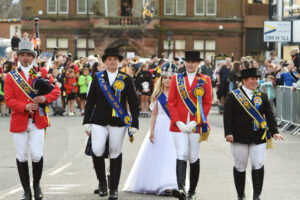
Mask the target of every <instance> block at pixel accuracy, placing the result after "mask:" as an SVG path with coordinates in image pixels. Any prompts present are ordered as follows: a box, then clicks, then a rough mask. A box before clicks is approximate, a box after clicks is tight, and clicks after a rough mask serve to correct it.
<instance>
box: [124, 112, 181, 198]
mask: <svg viewBox="0 0 300 200" xmlns="http://www.w3.org/2000/svg"><path fill="white" fill-rule="evenodd" d="M163 118H164V119H163ZM169 127H170V120H169V118H165V117H162V118H160V117H158V118H157V119H156V125H155V129H154V144H152V143H151V142H150V139H149V136H150V131H148V133H147V135H146V137H145V139H144V142H143V144H142V146H141V149H140V151H139V153H138V156H137V158H136V160H135V162H134V165H133V167H132V169H131V172H130V174H129V176H128V178H127V180H126V183H125V186H124V188H123V191H128V192H133V193H149V194H157V195H160V194H162V193H164V191H165V190H172V189H176V188H177V181H176V150H175V145H174V141H173V137H172V133H171V132H170V131H169Z"/></svg>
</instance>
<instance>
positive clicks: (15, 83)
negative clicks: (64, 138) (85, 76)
mask: <svg viewBox="0 0 300 200" xmlns="http://www.w3.org/2000/svg"><path fill="white" fill-rule="evenodd" d="M19 49H20V50H19V51H17V55H18V60H19V61H20V66H19V67H18V68H17V69H16V70H14V71H12V72H10V73H9V74H8V75H7V77H6V80H5V88H4V92H5V95H4V97H5V102H6V104H7V106H8V107H10V108H11V109H12V115H11V124H10V131H11V132H12V133H13V138H14V142H15V147H16V152H17V166H18V172H19V177H20V181H21V183H22V186H23V189H24V195H23V197H22V198H21V200H31V199H32V195H31V189H30V177H29V169H28V150H29V151H30V155H31V160H32V168H33V169H32V171H33V189H34V197H35V199H36V200H41V199H43V193H42V191H41V188H40V179H41V176H42V171H43V144H44V132H45V131H44V130H45V129H46V128H47V127H48V126H49V119H48V116H47V109H42V108H41V106H39V104H48V103H51V102H52V101H54V100H55V99H57V98H58V97H59V95H60V89H59V88H58V86H57V85H55V86H54V88H53V89H52V90H51V92H50V93H48V94H46V95H42V96H36V91H34V90H33V89H32V87H31V86H32V83H33V82H34V77H33V76H32V74H31V72H32V70H31V69H32V68H35V69H36V70H37V67H34V66H33V65H32V62H33V60H34V58H35V57H36V52H35V51H34V50H33V44H32V43H31V42H30V41H27V40H24V41H21V42H20V43H19ZM44 78H46V77H44ZM49 84H51V83H49ZM33 122H34V123H33ZM28 144H29V145H28Z"/></svg>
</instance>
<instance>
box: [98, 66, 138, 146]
mask: <svg viewBox="0 0 300 200" xmlns="http://www.w3.org/2000/svg"><path fill="white" fill-rule="evenodd" d="M103 72H104V71H101V72H97V73H96V76H97V79H98V82H99V85H100V88H101V90H102V92H103V94H104V96H105V98H106V99H107V101H108V103H109V104H110V105H111V106H112V107H113V109H114V110H115V111H116V113H117V114H118V117H120V118H121V120H122V121H123V123H124V125H125V126H126V128H128V127H130V126H131V123H132V119H131V117H130V116H129V115H128V114H127V113H126V111H125V110H124V108H123V107H122V105H121V103H120V102H119V99H118V98H117V97H116V96H115V95H114V93H113V91H112V90H111V88H110V86H109V84H108V83H107V82H106V81H105V80H104V79H103ZM128 135H129V137H130V138H131V139H132V141H133V135H132V134H131V133H130V132H129V129H128Z"/></svg>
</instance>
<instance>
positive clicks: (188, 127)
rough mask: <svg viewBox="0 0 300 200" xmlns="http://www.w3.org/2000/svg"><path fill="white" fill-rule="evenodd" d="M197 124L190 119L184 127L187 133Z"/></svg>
mask: <svg viewBox="0 0 300 200" xmlns="http://www.w3.org/2000/svg"><path fill="white" fill-rule="evenodd" d="M196 126H197V122H195V121H191V122H189V123H188V124H187V125H186V129H187V131H188V132H189V133H191V132H193V130H194V128H195V127H196Z"/></svg>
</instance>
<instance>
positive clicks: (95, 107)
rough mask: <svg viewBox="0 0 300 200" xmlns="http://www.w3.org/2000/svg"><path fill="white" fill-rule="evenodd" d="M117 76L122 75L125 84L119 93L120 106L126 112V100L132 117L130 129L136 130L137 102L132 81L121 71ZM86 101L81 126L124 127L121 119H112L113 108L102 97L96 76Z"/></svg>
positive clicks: (137, 126)
mask: <svg viewBox="0 0 300 200" xmlns="http://www.w3.org/2000/svg"><path fill="white" fill-rule="evenodd" d="M118 74H122V75H123V76H125V79H123V81H124V83H125V88H124V90H123V91H122V92H121V105H122V107H123V108H124V109H125V110H126V111H127V100H128V104H129V108H130V113H131V116H132V124H131V127H135V128H137V129H138V128H139V122H138V117H139V102H138V98H137V95H136V90H135V87H134V84H133V80H132V78H131V77H130V76H129V75H128V74H125V73H123V72H121V71H119V72H118ZM103 75H104V77H103V79H104V80H105V81H106V82H107V83H108V84H109V80H108V74H107V71H106V70H105V71H104V72H103ZM110 88H111V90H112V91H113V93H114V94H115V90H114V88H113V86H111V87H110ZM86 101H87V103H86V107H85V113H84V119H83V124H97V125H101V126H106V125H111V126H118V127H122V126H125V125H124V123H123V122H122V120H121V118H119V117H112V110H113V108H112V106H111V105H110V104H109V102H108V101H107V99H106V97H105V96H104V94H103V92H102V90H101V88H100V85H99V82H98V79H97V77H96V75H95V76H94V77H93V81H92V83H91V86H90V90H89V93H88V96H87V100H86ZM127 113H128V111H127Z"/></svg>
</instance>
